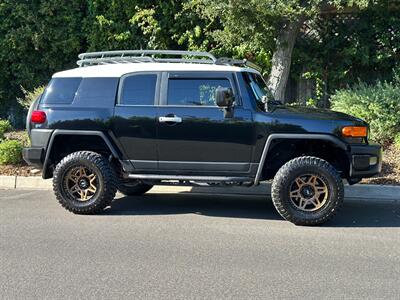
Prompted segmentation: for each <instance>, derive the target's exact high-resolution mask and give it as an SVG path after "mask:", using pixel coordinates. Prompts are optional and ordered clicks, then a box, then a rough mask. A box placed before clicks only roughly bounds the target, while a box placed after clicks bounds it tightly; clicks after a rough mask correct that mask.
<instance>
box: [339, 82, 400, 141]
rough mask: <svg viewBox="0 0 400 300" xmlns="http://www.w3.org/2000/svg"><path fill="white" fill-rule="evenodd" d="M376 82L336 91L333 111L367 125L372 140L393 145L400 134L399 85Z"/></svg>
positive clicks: (399, 83)
mask: <svg viewBox="0 0 400 300" xmlns="http://www.w3.org/2000/svg"><path fill="white" fill-rule="evenodd" d="M397 80H398V79H396V80H395V81H394V82H393V83H391V82H378V83H377V84H375V85H371V86H369V85H366V84H364V83H359V84H358V85H356V86H354V87H352V88H349V89H345V90H339V91H337V92H336V94H335V95H333V96H332V99H331V103H332V109H333V110H337V111H341V112H344V113H347V114H350V115H353V116H355V117H358V118H360V119H363V120H365V121H367V122H368V123H369V124H370V127H371V138H372V140H374V141H376V142H379V143H389V142H393V141H394V139H395V136H396V135H397V134H398V133H399V132H400V81H399V82H397Z"/></svg>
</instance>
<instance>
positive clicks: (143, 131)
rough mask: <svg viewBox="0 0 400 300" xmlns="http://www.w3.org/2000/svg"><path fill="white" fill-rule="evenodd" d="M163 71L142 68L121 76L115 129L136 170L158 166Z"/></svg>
mask: <svg viewBox="0 0 400 300" xmlns="http://www.w3.org/2000/svg"><path fill="white" fill-rule="evenodd" d="M160 79H161V73H157V72H140V73H132V74H128V75H125V76H123V77H122V78H121V80H120V84H119V91H118V99H117V104H116V106H115V111H114V118H113V121H112V123H113V125H112V127H113V132H114V134H115V136H116V139H117V140H118V141H119V143H120V145H121V146H122V148H123V149H124V152H125V154H126V156H127V160H129V162H130V163H131V164H132V165H133V167H134V169H135V171H140V170H156V169H157V140H156V116H157V108H156V104H157V102H158V99H159V97H158V96H159V86H160Z"/></svg>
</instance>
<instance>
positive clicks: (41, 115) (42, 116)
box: [31, 110, 46, 124]
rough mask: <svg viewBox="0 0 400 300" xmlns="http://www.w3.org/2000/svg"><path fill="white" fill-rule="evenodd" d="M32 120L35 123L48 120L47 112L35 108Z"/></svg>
mask: <svg viewBox="0 0 400 300" xmlns="http://www.w3.org/2000/svg"><path fill="white" fill-rule="evenodd" d="M31 122H32V123H35V124H43V123H44V122H46V113H45V112H44V111H41V110H35V111H33V112H32V115H31Z"/></svg>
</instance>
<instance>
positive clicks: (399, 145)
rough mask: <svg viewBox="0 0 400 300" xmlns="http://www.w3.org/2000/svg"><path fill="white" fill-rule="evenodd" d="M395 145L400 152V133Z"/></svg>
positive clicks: (396, 137) (395, 139)
mask: <svg viewBox="0 0 400 300" xmlns="http://www.w3.org/2000/svg"><path fill="white" fill-rule="evenodd" d="M394 144H395V145H396V148H397V149H399V150H400V133H398V134H397V135H396V136H395V138H394Z"/></svg>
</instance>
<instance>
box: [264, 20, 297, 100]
mask: <svg viewBox="0 0 400 300" xmlns="http://www.w3.org/2000/svg"><path fill="white" fill-rule="evenodd" d="M304 21H305V19H304V18H303V17H300V18H299V19H298V20H297V21H292V22H287V23H285V24H284V26H283V27H282V29H281V30H280V32H279V34H278V37H277V39H276V49H275V52H274V54H273V56H272V68H271V73H270V75H269V79H268V87H269V88H270V90H271V92H272V94H273V95H274V97H275V99H276V100H280V101H282V102H284V101H285V100H286V99H285V90H286V84H287V81H288V78H289V73H290V65H291V63H292V53H293V47H294V44H295V42H296V38H297V35H298V33H299V30H300V27H301V26H302V25H303V23H304Z"/></svg>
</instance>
